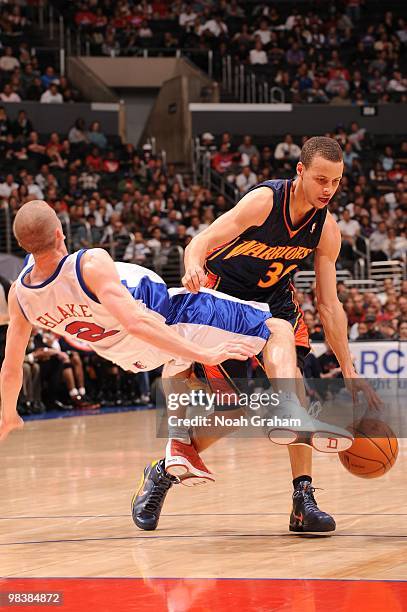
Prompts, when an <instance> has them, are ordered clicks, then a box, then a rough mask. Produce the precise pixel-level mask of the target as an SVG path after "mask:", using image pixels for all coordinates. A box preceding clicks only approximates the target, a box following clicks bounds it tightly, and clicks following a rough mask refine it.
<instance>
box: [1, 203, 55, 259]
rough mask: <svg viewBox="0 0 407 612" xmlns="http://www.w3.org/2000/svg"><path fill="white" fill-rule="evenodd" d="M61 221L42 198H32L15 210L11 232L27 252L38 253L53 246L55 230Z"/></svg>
mask: <svg viewBox="0 0 407 612" xmlns="http://www.w3.org/2000/svg"><path fill="white" fill-rule="evenodd" d="M58 227H59V228H61V222H60V221H59V219H58V217H57V216H56V214H55V211H54V210H53V209H52V208H51V207H50V206H49V205H48V204H47V203H46V202H44V200H32V201H31V202H27V203H26V204H24V205H23V206H22V207H21V208H20V210H19V211H18V212H17V214H16V217H15V219H14V223H13V232H14V236H15V237H16V239H17V241H18V243H19V244H20V245H21V246H22V247H23V249H24V250H25V251H27V253H32V254H33V255H38V254H40V253H44V252H46V251H49V250H51V249H52V248H53V247H54V246H55V230H56V229H57V228H58Z"/></svg>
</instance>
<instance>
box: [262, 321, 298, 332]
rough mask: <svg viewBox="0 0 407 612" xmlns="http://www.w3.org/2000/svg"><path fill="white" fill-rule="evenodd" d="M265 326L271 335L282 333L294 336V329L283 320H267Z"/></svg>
mask: <svg viewBox="0 0 407 612" xmlns="http://www.w3.org/2000/svg"><path fill="white" fill-rule="evenodd" d="M266 325H267V327H268V328H269V330H270V331H271V332H273V333H283V334H286V335H287V334H289V335H294V329H293V326H292V325H291V323H289V322H288V321H285V320H284V319H278V318H277V317H272V318H271V319H267V321H266Z"/></svg>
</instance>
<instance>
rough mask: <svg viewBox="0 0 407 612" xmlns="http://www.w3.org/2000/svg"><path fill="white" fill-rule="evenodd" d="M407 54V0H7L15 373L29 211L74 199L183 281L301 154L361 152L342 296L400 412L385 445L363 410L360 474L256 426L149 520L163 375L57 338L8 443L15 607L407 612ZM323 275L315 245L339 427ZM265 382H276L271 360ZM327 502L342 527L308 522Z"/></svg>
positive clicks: (6, 506) (40, 353)
mask: <svg viewBox="0 0 407 612" xmlns="http://www.w3.org/2000/svg"><path fill="white" fill-rule="evenodd" d="M406 49H407V12H406V3H405V1H403V0H387V1H386V2H380V1H379V0H343V1H333V2H329V1H325V0H319V1H311V0H310V1H307V0H297V1H295V2H294V1H291V0H275V1H266V2H253V1H251V0H250V1H246V2H241V1H240V0H222V1H221V2H217V1H215V0H211V1H209V2H203V1H201V0H188V1H185V2H184V1H182V0H174V1H173V2H169V1H167V0H157V2H147V1H145V0H141V1H140V2H138V0H134V1H133V0H83V1H80V0H69V1H68V0H66V1H65V0H55V1H54V2H52V1H47V0H15V1H11V0H9V1H7V0H3V1H2V2H0V364H1V363H2V362H3V359H4V357H5V346H6V334H7V329H8V325H9V314H8V301H9V296H10V295H11V294H10V291H13V289H11V286H12V283H13V282H14V281H16V279H17V278H18V277H19V275H20V272H21V271H22V269H23V267H24V266H25V265H26V264H27V261H26V255H27V253H26V252H25V251H24V250H23V249H22V247H21V246H20V245H19V243H18V241H17V240H16V238H15V236H14V234H13V223H14V219H15V216H16V214H17V213H18V211H19V210H20V209H21V207H22V206H23V205H25V204H27V205H28V206H29V203H30V202H32V201H33V200H45V202H47V203H48V204H49V206H50V207H51V208H52V209H53V210H54V211H55V213H56V214H57V216H58V219H59V220H60V222H61V224H62V228H63V231H64V235H65V244H66V248H67V250H68V252H69V253H74V252H75V251H78V250H81V249H91V248H94V247H99V248H101V249H104V250H105V251H107V252H108V253H109V254H110V255H111V257H112V258H113V259H114V260H115V261H121V262H127V263H130V264H137V265H138V266H143V267H145V268H147V269H149V270H152V271H155V272H156V273H157V274H158V275H160V276H161V278H162V279H163V280H164V282H165V283H166V284H167V286H168V287H169V288H176V287H182V278H183V276H184V274H185V266H184V253H185V249H186V247H187V246H188V245H189V244H190V243H191V241H192V240H193V239H194V238H195V237H196V236H199V235H200V233H201V232H203V231H204V230H206V229H207V228H209V227H210V226H211V224H212V223H213V222H214V221H215V220H216V219H218V218H220V217H221V216H222V215H223V214H224V213H227V212H228V211H232V210H233V209H234V207H235V206H236V204H237V203H238V202H239V200H240V199H241V198H242V197H243V196H244V195H245V194H246V193H247V192H248V191H249V190H250V189H251V188H252V187H254V186H255V185H257V184H258V183H261V182H263V181H269V180H276V179H282V180H283V181H289V180H294V179H295V178H296V175H297V163H298V161H299V159H300V154H301V148H302V147H303V146H304V144H305V143H306V142H307V141H308V139H310V138H311V137H314V136H325V137H326V136H327V137H329V138H331V139H334V140H336V141H337V143H339V145H340V146H341V148H342V150H343V161H344V170H343V176H342V180H341V182H340V185H339V188H338V190H337V192H336V194H335V196H334V197H333V198H332V199H331V201H330V202H329V204H328V210H329V212H330V214H331V215H332V217H333V219H334V221H335V222H336V223H337V226H338V228H339V231H340V234H341V248H340V253H339V257H338V259H337V262H336V281H337V294H338V297H339V300H340V302H341V303H342V306H343V309H344V311H345V313H346V315H347V319H348V331H347V333H348V341H349V349H350V353H351V357H352V361H353V363H354V367H355V370H356V371H357V372H358V373H359V374H360V375H361V376H364V377H366V379H369V382H370V384H371V385H372V386H375V381H376V383H377V385H376V388H377V392H378V393H380V394H381V399H382V406H381V409H380V410H373V411H372V409H371V408H370V409H369V408H366V406H365V409H366V410H367V412H364V413H363V414H362V413H360V414H359V413H358V414H359V417H361V418H362V421H358V423H360V422H362V423H363V422H365V421H363V419H365V420H366V418H367V419H368V420H369V419H370V420H373V421H374V426H373V425H372V424H371V423H370V429H368V430H366V429H365V430H363V431H362V433H360V431H361V429H360V427H359V425H358V427H359V430H358V431H357V432H356V434H355V431H356V430H355V429H352V427H356V426H354V422H353V421H352V418H350V420H349V419H348V421H346V418H347V417H346V418H345V417H343V419H345V420H343V419H342V417H341V415H339V417H338V422H337V423H336V424H337V425H339V426H342V427H346V428H347V430H348V431H352V432H353V433H354V434H355V441H354V446H352V447H351V449H350V450H349V452H348V451H347V452H348V455H347V458H346V457H344V456H343V455H342V454H341V456H340V460H339V458H338V455H337V453H331V452H329V453H325V452H316V451H314V452H313V454H312V462H313V465H312V467H311V459H310V458H309V461H308V463H307V471H305V468H304V470H301V469H300V468H299V467H298V466H297V467H298V469H297V471H296V461H297V459H296V455H295V453H296V450H294V451H292V453H291V452H290V457H291V467H292V468H293V471H292V472H291V470H290V460H289V455H288V453H287V449H285V448H283V447H281V446H280V447H279V446H278V445H277V444H272V443H271V442H270V440H269V439H267V436H264V435H253V436H251V435H247V436H244V435H239V432H235V433H234V434H233V432H230V435H228V436H227V437H225V438H224V439H222V440H221V441H220V442H219V443H218V444H216V445H214V446H211V447H210V448H209V449H208V451H207V452H204V453H203V458H204V460H205V464H206V465H208V466H209V468H210V473H212V474H213V479H214V478H215V476H216V482H215V483H207V484H205V486H199V487H185V486H179V484H178V483H176V484H177V486H174V487H173V488H172V490H171V491H169V492H168V497H167V499H166V500H165V504H164V506H163V508H162V514H161V517H160V523H159V525H158V527H157V529H155V530H151V531H148V530H143V529H139V528H138V526H136V525H135V524H134V522H133V520H132V506H131V504H132V503H133V515H134V499H133V502H132V501H131V500H132V496H133V495H134V494H135V493H137V490H138V488H139V481H140V478H141V477H142V474H143V469H144V468H145V466H146V465H147V464H149V463H151V462H154V461H156V460H158V459H159V458H160V457H163V456H164V454H165V452H164V450H165V439H163V437H160V435H158V434H157V431H158V430H157V427H158V425H157V423H158V414H159V409H158V404H160V406H161V405H162V400H163V395H162V388H161V374H162V368H161V367H160V368H158V369H155V370H152V371H148V372H147V371H144V372H143V371H142V369H143V366H142V364H141V365H140V366H139V371H138V373H136V374H134V373H131V372H128V371H125V370H123V369H121V368H120V367H119V366H117V365H115V364H113V363H111V362H109V361H106V360H104V359H103V358H102V357H100V356H99V355H98V354H97V353H96V352H94V351H93V350H92V347H91V346H90V345H89V344H86V343H83V342H81V341H80V340H77V339H75V338H74V339H71V340H69V341H68V339H66V338H65V337H61V336H58V335H56V334H55V333H53V331H52V325H50V326H49V329H46V328H41V327H35V326H34V327H33V328H32V334H31V338H30V340H29V343H28V346H27V350H26V354H25V358H24V363H23V374H22V386H21V391H20V394H19V397H18V402H17V410H18V413H19V415H20V416H21V417H22V419H23V420H24V422H25V426H24V429H22V430H21V431H13V432H12V433H11V434H10V436H9V437H7V439H1V435H0V466H1V470H0V576H1V577H0V609H1V610H2V609H3V607H4V609H5V610H8V609H10V610H14V609H15V610H17V609H19V610H20V609H22V610H43V609H44V608H46V607H47V606H49V607H50V608H54V607H55V608H56V609H57V610H61V611H62V610H64V611H65V610H66V611H70V612H80V611H86V612H88V611H89V610H92V609H95V610H100V611H116V610H117V611H120V612H124V611H127V610H137V611H143V612H144V611H150V610H154V611H156V612H158V611H160V612H161V611H168V612H203V611H208V610H210V611H212V610H213V611H215V610H216V611H224V610H228V609H230V607H231V606H236V607H237V608H239V609H241V610H244V611H246V610H250V611H255V612H257V611H263V610H264V611H267V612H268V611H273V612H274V611H279V612H280V611H281V612H299V611H307V612H327V611H328V610H329V611H332V610H334V611H336V612H355V611H356V610H357V611H360V612H382V611H383V612H384V611H386V612H402V611H403V610H407V586H406V582H405V581H406V580H407V526H406V525H407V521H406V518H407V510H406V508H407V493H406V486H405V474H406V470H407V456H406V452H407V445H406V441H405V435H404V432H405V431H406V426H405V423H406V421H404V419H406V418H407V416H406V410H407V401H406V399H407V395H406V389H407V380H406V379H407V278H406V253H407V248H406V247H407V236H406V220H407V191H406V187H407V135H406V125H407V121H406V117H407V112H406V109H407V54H406ZM287 184H288V183H287ZM284 206H285V204H284ZM284 214H285V213H284ZM288 214H289V213H288ZM289 223H291V220H290V219H289ZM287 227H288V225H287ZM295 231H296V230H295ZM313 231H314V229H313V228H311V230H310V232H311V233H312V232H313ZM294 233H295V232H294ZM242 260H243V258H241V259H239V261H242ZM239 265H240V264H239ZM241 265H242V266H244V265H245V264H244V263H242V264H241ZM273 265H274V266H280V265H281V264H278V263H277V264H273ZM270 270H271V272H269V273H268V274H269V275H270V276H269V278H270V279H271V278H272V275H273V274H275V273H276V274H279V268H278V267H277V268H276V267H274V268H273V267H272V268H270ZM207 271H208V270H207ZM277 280H278V279H277ZM316 280H318V279H316V271H315V266H314V257H313V256H312V255H311V257H309V258H306V259H304V261H303V262H302V263H301V265H300V266H299V267H298V268H297V269H296V270H293V272H292V283H293V286H292V292H293V293H292V295H293V299H294V300H295V303H296V305H297V306H298V308H297V311H298V313H300V311H302V313H303V326H304V330H305V331H304V333H306V332H308V335H309V338H310V341H311V347H312V350H311V353H310V354H309V355H308V356H307V357H306V358H305V362H304V364H303V375H304V379H305V388H306V391H307V405H311V407H312V406H314V412H312V411H311V412H309V414H311V415H312V417H313V418H314V417H315V418H320V419H323V415H324V412H323V410H324V401H325V400H327V401H328V404H329V402H330V403H331V405H335V406H336V408H337V406H338V405H339V404H338V403H337V402H338V399H337V398H338V396H339V395H340V394H341V393H340V389H342V388H343V387H344V385H346V384H347V383H346V381H343V378H344V376H343V375H344V374H345V378H346V373H344V372H343V368H341V364H340V363H339V361H338V359H337V356H336V355H335V353H334V351H333V350H332V349H331V347H330V346H329V344H328V343H327V340H326V335H325V331H324V325H323V321H322V319H323V317H322V316H321V312H320V311H319V310H318V295H317V289H316ZM271 282H272V281H271V280H270V283H271ZM215 288H216V287H215ZM245 290H246V289H245V287H243V288H242V296H240V295H239V296H237V297H243V299H244V298H245ZM294 292H295V293H294ZM247 299H251V298H247ZM271 310H272V311H273V307H272V306H271ZM338 325H339V324H338ZM136 342H137V340H136V339H135V343H136ZM137 364H139V362H137ZM137 364H136V365H137ZM219 367H220V366H219ZM4 369H5V368H3V370H4ZM249 370H250V376H249V379H248V380H247V381H246V382H247V384H248V388H249V389H251V390H252V391H253V390H257V389H258V387H259V385H260V382H259V381H260V379H261V376H260V375H259V371H260V366H259V361H258V360H257V359H256V358H251V363H250V368H249ZM6 378H7V376H6V373H4V371H3V373H2V391H3V393H4V390H5V389H6V385H7V383H6V382H4V381H5V380H6ZM196 381H198V378H196ZM321 381H322V384H323V385H325V386H324V389H325V391H323V392H320V391H319V390H318V389H319V387H318V384H320V383H321ZM389 381H390V382H389ZM263 382H264V381H263ZM342 383H343V384H342ZM390 383H391V384H390ZM341 384H342V387H341ZM338 385H339V386H338ZM0 399H1V398H0ZM316 400H318V401H320V402H321V403H322V407H321V406H320V405H317V408H315V405H316V404H315V401H316ZM3 401H4V400H3ZM318 406H319V408H318ZM229 408H230V407H229ZM359 408H360V406H359ZM320 410H322V412H321V414H320V412H319V411H320ZM352 410H353V408H352ZM386 410H387V411H388V412H387V415H389V414H391V419H390V417H389V418H387V420H386ZM338 412H339V411H338V410H337V409H336V414H337V413H338ZM346 414H348V413H346ZM352 414H355V413H352ZM361 414H362V416H361ZM2 418H3V426H4V422H5V421H4V419H5V417H4V414H3V416H2ZM341 419H342V420H341ZM345 421H346V422H345ZM0 425H1V422H0ZM362 429H363V427H362ZM372 431H373V433H372ZM361 438H363V440H364V442H365V443H366V444H365V445H364V446H363V445H362V442H363V441H361ZM397 438H398V439H397ZM364 442H363V443H364ZM356 445H360V446H357V447H356ZM369 445H370V446H369ZM386 445H387V446H386ZM368 446H369V448H368ZM373 447H374V448H373ZM292 448H294V449H298V448H300V447H299V446H296V447H291V449H292ZM301 448H308V449H309V446H308V447H304V446H302V447H301ZM291 449H289V450H290V451H291ZM352 449H353V450H352ZM357 449H362V450H357ZM360 453H362V455H363V456H361V455H360ZM363 453H368V455H365V454H363ZM367 457H368V458H367ZM361 461H362V463H361ZM363 462H364V463H363ZM156 465H157V464H154V466H156ZM158 465H160V464H158ZM154 466H153V468H154V469H157V467H154ZM203 468H205V465H203ZM203 468H202V469H203ZM308 468H309V469H308ZM390 468H391V469H390ZM311 469H312V474H310V473H309V472H311ZM298 470H299V473H300V474H301V478H300V481H301V482H300V483H299V481H298V478H295V477H294V475H295V473H297V475H298ZM304 474H305V475H306V474H308V476H307V477H306V478H305V481H303V480H302V478H303V475H304ZM311 475H312V477H313V478H312V486H311ZM377 475H379V477H376V476H377ZM358 476H364V477H363V478H360V477H358ZM293 478H294V481H293V482H292V479H293ZM210 479H212V478H210ZM143 482H144V481H143V479H142V481H141V485H142V486H144V485H143ZM168 482H170V481H168ZM293 484H294V498H293ZM299 484H300V489H301V495H302V496H303V497H301V499H303V502H301V503H303V504H304V505H303V506H301V511H299V510H296V508H299V506H296V504H297V503H299V502H298V499H297V497H298V496H297V497H296V495H297V492H298V491H299V489H298V485H299ZM160 486H161V485H160ZM167 486H171V483H170V484H169V485H167ZM314 487H315V488H314ZM140 490H141V489H140ZM139 492H140V491H139ZM158 494H159V495H161V496H163V497H165V492H164V493H163V489H160V491H159V493H157V495H158ZM163 497H162V499H163ZM316 497H317V498H318V500H316ZM160 499H161V498H160ZM157 500H158V498H155V502H154V500H153V502H154V503H156V506H157V504H158V501H157ZM296 500H297V501H296ZM304 500H305V501H304ZM317 501H318V505H319V506H320V507H321V508H323V512H324V513H325V512H326V513H329V519H330V520H331V527H330V528H329V530H325V532H323V533H319V532H318V533H317V532H316V531H318V530H316V529H309V531H308V530H307V529H306V528H301V529H300V530H298V529H293V528H292V526H293V524H295V525H297V526H298V525H300V524H302V525H303V524H304V514H305V513H307V512H314V511H315V508H316V510H318V512H319V509H318V508H317V506H316V503H317ZM292 503H294V506H293V510H291V505H292ZM290 512H291V518H290ZM331 515H332V516H331ZM293 517H294V518H293ZM332 517H334V518H332ZM133 518H134V516H133ZM293 521H294V522H293ZM332 521H334V522H333V523H332ZM289 525H291V527H290V529H289Z"/></svg>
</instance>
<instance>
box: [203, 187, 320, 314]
mask: <svg viewBox="0 0 407 612" xmlns="http://www.w3.org/2000/svg"><path fill="white" fill-rule="evenodd" d="M259 187H269V188H270V189H272V190H273V202H274V203H273V208H272V211H271V213H270V214H269V216H268V217H267V219H266V220H265V222H264V223H263V224H262V225H260V226H253V227H250V228H248V229H247V230H246V231H245V232H243V233H242V234H241V235H240V236H238V237H237V238H235V239H234V240H232V241H231V242H229V243H228V244H226V245H222V246H220V247H218V248H216V249H215V250H214V251H212V252H211V253H209V254H208V256H207V258H206V261H205V269H206V272H207V273H208V275H209V279H210V286H211V287H212V288H213V289H218V290H219V291H223V292H225V293H229V294H230V295H233V296H235V297H238V298H240V299H246V300H256V301H261V302H267V303H268V304H270V306H271V309H272V312H273V314H277V313H278V312H279V309H280V308H282V307H284V304H286V303H287V298H289V302H292V285H291V279H292V276H293V274H294V272H295V271H296V269H297V267H298V265H299V264H300V263H301V261H302V260H303V259H305V258H306V257H308V256H309V255H310V254H311V253H312V252H313V251H314V250H315V248H316V247H317V246H318V243H319V240H320V238H321V232H322V228H323V225H324V222H325V219H326V215H327V209H326V208H323V209H321V210H318V209H313V210H311V211H309V212H308V213H307V215H306V216H305V217H304V218H303V219H302V220H301V222H300V223H299V225H298V226H294V225H293V223H292V221H291V218H290V209H289V206H290V194H291V188H292V180H270V181H264V182H263V183H259V184H258V185H256V186H255V187H253V189H257V188H259Z"/></svg>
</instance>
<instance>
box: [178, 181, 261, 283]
mask: <svg viewBox="0 0 407 612" xmlns="http://www.w3.org/2000/svg"><path fill="white" fill-rule="evenodd" d="M272 208H273V191H272V190H271V189H270V188H269V187H259V188H258V189H255V190H254V191H250V192H249V193H248V194H246V195H245V196H243V198H242V199H241V200H240V201H239V202H238V203H237V204H236V206H234V208H232V210H229V211H228V212H226V213H225V214H223V215H221V216H220V217H218V218H217V219H216V220H215V221H214V222H213V223H212V224H211V225H210V226H209V227H208V228H206V229H205V230H204V231H203V232H201V233H200V234H198V235H197V236H195V237H194V238H193V239H192V240H191V242H190V243H189V245H188V246H187V247H186V249H185V275H184V277H183V279H182V284H183V285H184V287H186V288H187V289H188V290H189V291H192V293H196V292H197V291H199V287H204V286H205V284H206V282H207V278H206V274H205V272H204V263H205V258H206V256H207V254H208V253H209V251H211V250H213V249H215V248H216V247H217V246H220V245H221V244H226V243H228V242H230V241H231V240H233V239H234V238H237V236H240V234H242V233H243V232H244V231H245V230H247V229H248V228H249V227H253V226H257V225H262V223H264V221H265V220H266V219H267V217H268V216H269V214H270V212H271V210H272Z"/></svg>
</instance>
